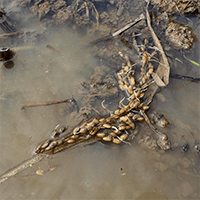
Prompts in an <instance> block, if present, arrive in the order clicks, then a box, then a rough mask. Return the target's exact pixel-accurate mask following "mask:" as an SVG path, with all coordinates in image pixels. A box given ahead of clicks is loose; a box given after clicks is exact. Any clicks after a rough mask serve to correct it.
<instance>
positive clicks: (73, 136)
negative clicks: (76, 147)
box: [71, 135, 79, 139]
mask: <svg viewBox="0 0 200 200" xmlns="http://www.w3.org/2000/svg"><path fill="white" fill-rule="evenodd" d="M78 137H79V135H72V136H71V139H77V138H78Z"/></svg>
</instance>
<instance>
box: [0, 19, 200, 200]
mask: <svg viewBox="0 0 200 200" xmlns="http://www.w3.org/2000/svg"><path fill="white" fill-rule="evenodd" d="M32 18H34V17H33V16H31V17H30V19H32ZM34 26H35V28H41V27H39V23H37V20H36V19H34ZM196 32H197V33H198V32H200V31H199V27H198V29H197V30H196ZM45 34H46V38H47V40H44V41H43V42H41V43H40V44H37V45H34V43H33V42H27V43H22V44H21V46H27V45H28V46H29V48H28V49H24V48H22V47H20V48H17V49H16V50H15V51H16V55H15V57H14V58H13V61H14V63H15V67H14V68H12V69H5V68H4V67H3V66H1V69H0V70H1V99H0V102H1V129H0V130H1V132H0V160H1V163H0V173H3V172H5V171H6V170H7V169H10V168H12V167H14V166H16V165H17V164H19V163H21V162H22V161H23V160H25V159H27V158H29V157H31V156H32V154H33V150H34V148H35V147H36V146H37V144H38V143H39V142H41V141H43V140H45V139H47V138H49V137H50V134H51V131H52V130H53V129H54V127H55V126H56V125H57V124H63V125H65V124H66V125H67V121H66V116H65V115H66V114H65V109H66V104H60V105H52V106H46V107H33V108H26V109H25V110H22V109H21V105H23V104H28V103H32V102H45V101H51V100H61V99H67V98H72V97H74V98H75V99H77V101H78V103H80V101H81V96H80V95H79V94H78V92H77V87H78V85H79V84H80V83H81V81H82V80H84V79H87V78H89V77H90V75H91V74H92V73H93V70H94V67H95V66H97V63H98V60H95V59H94V58H93V56H92V55H91V53H90V52H89V51H88V50H87V48H85V45H86V44H84V42H83V38H82V37H81V36H80V35H78V34H76V33H74V32H72V31H71V30H69V29H65V28H61V29H59V31H58V30H52V29H51V30H48V31H46V32H45ZM197 37H198V38H199V35H197ZM9 44H12V41H9ZM48 44H50V45H52V46H53V47H55V48H56V49H57V50H58V51H59V53H58V52H56V51H52V50H51V49H48V48H46V45H48ZM13 47H14V45H13ZM192 52H193V53H191V54H188V56H191V57H190V58H191V59H197V57H196V56H195V52H199V43H196V44H195V47H194V49H193V50H192ZM193 55H194V56H193ZM196 61H197V62H199V61H200V60H196ZM172 70H173V72H174V73H179V74H180V71H181V74H182V75H188V76H193V77H199V68H198V67H197V66H195V65H192V64H189V63H188V62H186V61H185V60H184V64H181V63H179V62H178V61H174V64H173V69H172ZM186 83H187V81H184V80H176V79H170V84H169V87H168V88H165V89H163V90H162V91H161V92H160V93H158V94H157V95H156V97H155V100H154V102H153V104H152V109H151V110H150V112H151V111H152V110H156V111H157V112H160V113H163V114H164V115H165V117H166V118H167V119H168V120H169V121H170V122H171V125H170V126H169V127H167V128H165V129H161V130H162V131H163V132H164V133H166V134H168V136H169V138H170V141H171V143H172V144H173V146H174V147H175V146H176V147H177V148H175V150H173V151H171V150H170V151H167V152H162V151H153V150H150V149H148V148H145V147H141V146H140V145H138V144H137V142H136V141H137V140H133V141H132V142H131V146H130V145H127V144H123V145H120V146H118V145H111V146H106V145H104V144H101V143H94V144H91V145H86V146H83V147H81V146H80V147H77V148H74V149H68V150H65V151H63V152H61V153H58V154H56V155H53V156H51V158H50V159H45V160H43V161H41V162H39V163H38V164H36V165H34V166H32V167H30V168H29V169H27V170H25V171H23V172H22V173H20V174H18V175H16V176H15V177H12V178H10V179H9V180H8V181H6V182H5V183H3V184H2V185H1V187H0V197H1V199H136V198H137V197H139V196H140V195H142V194H143V193H145V192H155V193H159V194H162V195H166V196H167V197H168V198H169V199H172V198H173V199H188V198H190V199H191V198H193V199H197V198H199V156H198V154H197V153H196V152H195V149H194V146H193V145H194V141H195V140H198V138H199V128H200V127H199V111H200V105H199V83H190V84H188V85H184V84H186ZM179 86H181V87H179ZM147 132H151V130H150V129H149V128H148V127H143V128H142V127H141V128H140V132H139V134H138V136H136V137H138V138H140V137H141V138H142V136H143V135H144V134H146V133H147ZM186 142H187V143H188V144H189V145H190V149H189V150H188V152H183V151H182V150H181V146H182V145H184V144H185V143H186ZM49 165H51V166H53V167H55V170H54V171H51V172H49V171H48V172H46V173H44V175H41V176H39V175H36V173H35V172H36V171H37V170H38V169H42V170H44V171H45V170H46V171H47V169H48V166H49Z"/></svg>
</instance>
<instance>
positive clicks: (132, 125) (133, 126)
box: [129, 121, 135, 129]
mask: <svg viewBox="0 0 200 200" xmlns="http://www.w3.org/2000/svg"><path fill="white" fill-rule="evenodd" d="M129 126H130V127H131V128H132V129H133V128H135V124H134V123H133V122H132V121H131V122H130V123H129Z"/></svg>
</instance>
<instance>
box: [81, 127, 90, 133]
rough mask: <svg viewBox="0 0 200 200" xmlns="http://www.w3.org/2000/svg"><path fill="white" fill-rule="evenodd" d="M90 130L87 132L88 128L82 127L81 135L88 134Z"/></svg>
mask: <svg viewBox="0 0 200 200" xmlns="http://www.w3.org/2000/svg"><path fill="white" fill-rule="evenodd" d="M87 131H88V130H87V128H86V127H82V128H81V129H80V131H79V132H80V133H81V134H84V133H86V132H87Z"/></svg>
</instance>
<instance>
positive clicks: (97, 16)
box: [86, 1, 99, 27]
mask: <svg viewBox="0 0 200 200" xmlns="http://www.w3.org/2000/svg"><path fill="white" fill-rule="evenodd" d="M88 3H90V4H91V5H92V7H93V8H94V11H95V12H96V21H97V27H99V13H98V11H97V9H96V7H95V6H94V4H93V3H92V2H90V1H88ZM86 11H87V9H86ZM88 13H89V10H88ZM88 16H89V15H88Z"/></svg>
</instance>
